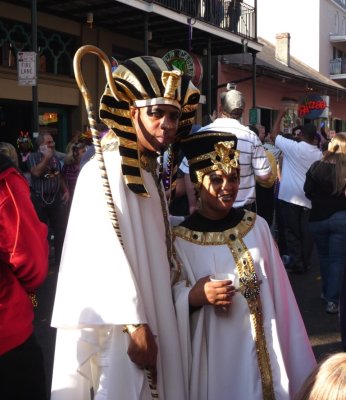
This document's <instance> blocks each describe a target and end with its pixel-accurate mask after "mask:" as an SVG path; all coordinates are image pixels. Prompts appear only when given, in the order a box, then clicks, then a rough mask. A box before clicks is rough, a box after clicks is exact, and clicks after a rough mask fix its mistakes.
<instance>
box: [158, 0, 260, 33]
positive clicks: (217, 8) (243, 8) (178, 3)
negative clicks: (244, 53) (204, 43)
mask: <svg viewBox="0 0 346 400" xmlns="http://www.w3.org/2000/svg"><path fill="white" fill-rule="evenodd" d="M152 3H156V4H159V5H162V6H164V7H166V8H169V9H170V10H172V11H175V12H178V13H179V14H185V15H186V16H188V17H190V18H191V19H192V20H199V21H203V22H205V23H207V24H210V25H213V26H215V27H218V28H221V29H224V30H226V31H228V32H229V31H231V32H233V33H236V34H238V35H241V36H243V37H245V38H248V39H252V40H256V39H257V33H256V15H255V8H254V7H252V6H250V5H248V4H245V3H239V6H238V7H239V8H234V7H233V6H232V5H231V2H230V1H229V0H227V1H225V0H218V1H212V0H189V1H187V0H153V1H152Z"/></svg>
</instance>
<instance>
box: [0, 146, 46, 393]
mask: <svg viewBox="0 0 346 400" xmlns="http://www.w3.org/2000/svg"><path fill="white" fill-rule="evenodd" d="M47 272H48V242H47V226H46V225H45V224H43V223H41V222H40V220H39V219H38V217H37V214H36V212H35V209H34V207H33V204H32V202H31V199H30V191H29V186H28V183H27V181H26V180H25V178H24V176H23V175H22V174H21V173H20V171H19V170H17V168H16V167H15V166H14V164H13V163H12V162H11V161H10V159H9V158H7V157H6V156H5V155H3V154H1V153H0V398H1V399H2V400H28V399H29V398H30V399H35V400H46V399H47V388H46V383H45V373H44V364H43V355H42V351H41V347H40V346H39V344H38V343H37V341H36V338H35V336H34V333H33V330H34V328H33V319H34V311H33V303H34V298H35V297H34V292H35V290H36V289H37V288H38V287H39V286H40V285H41V284H42V283H43V282H44V280H45V278H46V276H47Z"/></svg>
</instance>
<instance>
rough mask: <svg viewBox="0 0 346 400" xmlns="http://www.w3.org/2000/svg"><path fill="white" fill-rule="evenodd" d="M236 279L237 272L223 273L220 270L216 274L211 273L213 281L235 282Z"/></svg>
mask: <svg viewBox="0 0 346 400" xmlns="http://www.w3.org/2000/svg"><path fill="white" fill-rule="evenodd" d="M234 279H235V274H229V273H222V272H218V273H216V274H213V275H210V280H211V281H214V282H216V281H232V283H233V284H234Z"/></svg>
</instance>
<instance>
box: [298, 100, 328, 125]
mask: <svg viewBox="0 0 346 400" xmlns="http://www.w3.org/2000/svg"><path fill="white" fill-rule="evenodd" d="M328 112H329V96H321V95H319V94H309V95H307V96H305V97H304V98H303V99H301V100H300V101H299V103H298V116H299V117H300V118H307V119H316V118H328Z"/></svg>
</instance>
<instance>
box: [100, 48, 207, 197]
mask: <svg viewBox="0 0 346 400" xmlns="http://www.w3.org/2000/svg"><path fill="white" fill-rule="evenodd" d="M113 79H114V82H115V86H116V88H117V97H116V98H115V97H114V96H112V93H111V91H110V89H109V87H108V85H107V86H106V90H105V92H104V94H103V96H102V98H101V105H100V118H101V120H102V121H103V122H104V123H105V124H106V125H107V126H108V127H109V128H110V129H112V130H113V132H114V133H115V134H116V136H117V137H118V138H119V151H120V155H121V157H122V173H123V176H124V179H125V182H126V184H127V186H128V187H129V188H130V190H132V191H133V192H135V193H137V194H140V195H143V196H148V195H149V194H148V192H147V190H146V188H145V186H144V183H143V178H142V175H141V169H140V164H139V158H140V156H139V152H138V146H137V135H136V131H135V129H134V126H133V124H132V120H131V116H130V106H136V107H146V106H149V105H155V104H169V105H173V106H175V107H177V108H178V109H179V110H180V111H181V117H180V120H179V126H178V131H177V138H179V137H184V136H186V135H188V134H189V132H190V130H191V126H192V124H193V123H194V117H195V112H196V109H197V106H198V102H199V91H198V89H197V88H196V87H195V86H194V85H193V84H192V82H191V80H190V79H189V78H188V77H187V76H183V74H182V72H181V71H178V70H172V68H171V67H170V66H168V64H166V63H165V62H164V61H163V60H162V59H161V58H157V57H150V56H142V57H136V58H132V59H129V60H126V61H125V62H124V63H123V64H121V65H119V66H118V67H117V69H116V70H115V71H114V72H113ZM176 159H177V150H175V152H174V160H176ZM173 163H174V169H176V161H173Z"/></svg>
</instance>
